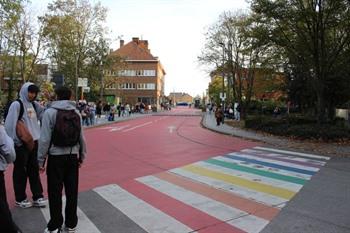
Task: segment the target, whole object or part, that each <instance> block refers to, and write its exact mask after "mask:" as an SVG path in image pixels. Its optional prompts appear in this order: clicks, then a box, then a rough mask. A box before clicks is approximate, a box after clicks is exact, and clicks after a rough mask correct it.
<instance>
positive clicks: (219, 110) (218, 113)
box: [215, 105, 224, 126]
mask: <svg viewBox="0 0 350 233" xmlns="http://www.w3.org/2000/svg"><path fill="white" fill-rule="evenodd" d="M223 117H224V112H223V111H222V108H221V105H219V106H217V108H216V110H215V118H216V125H217V126H219V125H220V123H221V122H222V118H223Z"/></svg>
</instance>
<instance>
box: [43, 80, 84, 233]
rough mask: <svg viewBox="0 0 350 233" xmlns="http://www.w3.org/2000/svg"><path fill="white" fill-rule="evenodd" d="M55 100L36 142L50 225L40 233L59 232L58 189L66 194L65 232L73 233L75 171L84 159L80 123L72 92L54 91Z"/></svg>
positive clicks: (59, 197) (62, 89) (76, 172)
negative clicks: (45, 178)
mask: <svg viewBox="0 0 350 233" xmlns="http://www.w3.org/2000/svg"><path fill="white" fill-rule="evenodd" d="M55 93H56V98H57V100H56V101H54V102H52V105H51V108H49V109H47V110H46V111H45V113H44V116H43V120H42V126H41V137H40V139H39V149H38V163H39V167H40V171H41V172H44V171H45V161H46V159H47V166H46V174H47V188H48V196H49V206H50V221H49V222H48V224H47V228H46V229H45V231H44V232H46V233H49V232H61V230H62V229H61V228H62V225H63V216H62V189H63V187H64V189H65V194H66V208H65V220H64V225H65V227H64V228H65V232H69V233H73V232H75V230H76V226H77V224H78V217H77V205H78V182H79V181H78V177H79V168H80V166H81V164H82V163H83V161H84V159H85V155H86V145H85V139H84V135H83V127H82V119H81V116H80V114H79V111H78V110H77V109H76V107H75V106H76V105H75V102H74V101H71V100H70V99H71V96H72V92H71V90H70V89H69V88H67V87H64V86H62V87H59V88H57V89H56V90H55Z"/></svg>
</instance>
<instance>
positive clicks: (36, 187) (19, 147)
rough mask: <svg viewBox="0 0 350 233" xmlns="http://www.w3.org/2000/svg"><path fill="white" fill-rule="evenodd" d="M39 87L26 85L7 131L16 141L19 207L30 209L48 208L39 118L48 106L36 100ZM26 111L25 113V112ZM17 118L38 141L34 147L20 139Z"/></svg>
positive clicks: (9, 117)
mask: <svg viewBox="0 0 350 233" xmlns="http://www.w3.org/2000/svg"><path fill="white" fill-rule="evenodd" d="M38 92H39V88H38V87H37V86H36V85H34V84H33V83H31V82H27V83H25V84H23V86H22V87H21V90H20V92H19V100H18V101H14V102H12V103H11V105H10V108H9V110H8V114H7V116H6V119H5V130H6V132H7V134H8V135H9V136H10V137H11V138H12V139H13V141H14V143H15V150H16V155H17V158H16V160H15V162H14V169H13V187H14V191H15V199H16V206H18V207H21V208H28V207H31V206H36V207H44V206H46V204H47V200H45V199H44V195H43V188H42V184H41V181H40V176H39V167H38V161H37V149H38V143H37V142H38V139H39V137H40V125H39V119H40V118H41V116H42V114H43V112H44V107H42V106H41V105H40V104H39V103H37V102H36V101H35V99H36V97H37V95H38ZM21 113H22V114H21ZM17 121H23V122H24V125H25V127H26V128H27V129H28V131H29V133H30V135H31V137H32V138H33V141H34V146H28V145H26V144H25V143H24V142H23V141H21V140H20V139H19V135H17V132H16V125H17ZM27 179H29V183H30V189H31V192H32V194H33V196H32V199H33V202H31V201H29V200H28V199H27V195H26V187H27Z"/></svg>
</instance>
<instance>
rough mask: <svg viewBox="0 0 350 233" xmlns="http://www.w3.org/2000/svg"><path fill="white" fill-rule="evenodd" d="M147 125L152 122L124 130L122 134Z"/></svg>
mask: <svg viewBox="0 0 350 233" xmlns="http://www.w3.org/2000/svg"><path fill="white" fill-rule="evenodd" d="M149 124H152V121H149V122H146V123H144V124H141V125H137V126H134V127H132V128H129V129H126V130H123V132H128V131H131V130H134V129H137V128H140V127H143V126H146V125H149Z"/></svg>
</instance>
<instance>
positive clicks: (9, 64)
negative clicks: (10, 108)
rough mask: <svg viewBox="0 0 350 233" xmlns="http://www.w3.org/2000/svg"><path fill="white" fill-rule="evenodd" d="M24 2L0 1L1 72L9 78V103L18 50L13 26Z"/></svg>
mask: <svg viewBox="0 0 350 233" xmlns="http://www.w3.org/2000/svg"><path fill="white" fill-rule="evenodd" d="M22 2H23V1H21V0H1V1H0V70H1V72H2V75H1V76H2V77H5V76H8V77H9V88H8V97H7V100H8V101H10V100H11V99H12V98H13V97H12V96H13V89H14V88H13V78H14V74H15V73H16V68H17V67H16V54H17V48H16V46H15V43H14V39H13V36H14V33H13V26H14V25H15V24H16V23H17V22H18V20H19V17H20V15H21V11H22V5H21V3H22Z"/></svg>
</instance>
